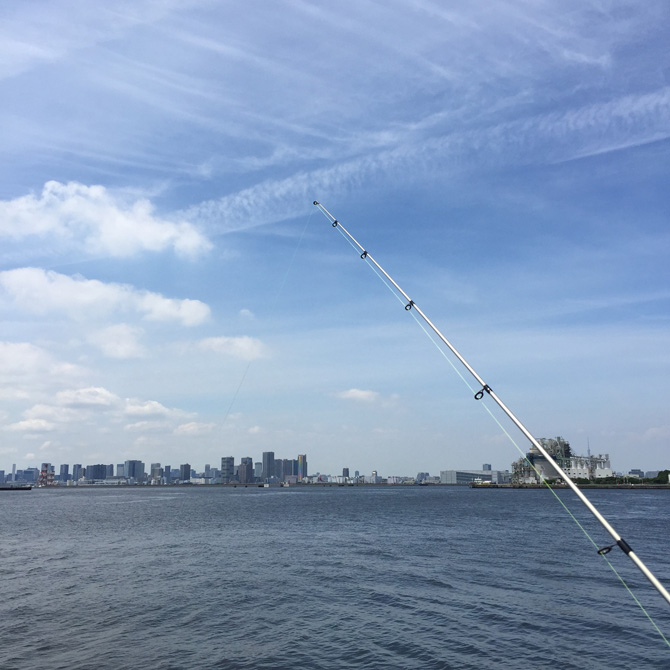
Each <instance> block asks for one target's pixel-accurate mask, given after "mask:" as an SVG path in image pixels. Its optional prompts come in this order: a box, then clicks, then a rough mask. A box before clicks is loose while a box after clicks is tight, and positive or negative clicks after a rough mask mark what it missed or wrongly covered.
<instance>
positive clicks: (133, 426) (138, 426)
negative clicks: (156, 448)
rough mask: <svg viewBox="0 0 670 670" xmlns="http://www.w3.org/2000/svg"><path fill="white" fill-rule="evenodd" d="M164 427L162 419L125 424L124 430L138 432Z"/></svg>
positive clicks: (162, 428) (160, 429) (162, 429)
mask: <svg viewBox="0 0 670 670" xmlns="http://www.w3.org/2000/svg"><path fill="white" fill-rule="evenodd" d="M166 428H167V424H166V423H165V422H164V421H137V422H135V423H129V424H127V425H126V426H125V430H127V431H129V432H138V433H147V432H152V433H153V432H159V431H164V430H165V429H166Z"/></svg>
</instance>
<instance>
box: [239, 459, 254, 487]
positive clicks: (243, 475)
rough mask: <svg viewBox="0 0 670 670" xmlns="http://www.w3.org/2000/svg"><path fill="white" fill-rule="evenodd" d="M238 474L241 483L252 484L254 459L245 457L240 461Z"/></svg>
mask: <svg viewBox="0 0 670 670" xmlns="http://www.w3.org/2000/svg"><path fill="white" fill-rule="evenodd" d="M237 476H238V478H239V480H240V484H251V482H253V480H254V459H253V458H248V457H245V458H243V459H242V461H241V462H240V467H239V468H238V469H237Z"/></svg>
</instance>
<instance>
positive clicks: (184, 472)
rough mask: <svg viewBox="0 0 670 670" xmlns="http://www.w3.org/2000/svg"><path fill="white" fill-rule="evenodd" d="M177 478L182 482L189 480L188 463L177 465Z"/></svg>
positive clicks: (189, 468)
mask: <svg viewBox="0 0 670 670" xmlns="http://www.w3.org/2000/svg"><path fill="white" fill-rule="evenodd" d="M179 479H181V480H182V481H183V482H190V481H191V465H190V464H189V463H183V464H182V465H180V466H179Z"/></svg>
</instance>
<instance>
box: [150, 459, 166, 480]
mask: <svg viewBox="0 0 670 670" xmlns="http://www.w3.org/2000/svg"><path fill="white" fill-rule="evenodd" d="M150 476H151V482H152V483H153V484H160V483H161V480H162V479H163V468H161V464H160V463H152V464H151V475H150Z"/></svg>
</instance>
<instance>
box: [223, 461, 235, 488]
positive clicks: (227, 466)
mask: <svg viewBox="0 0 670 670" xmlns="http://www.w3.org/2000/svg"><path fill="white" fill-rule="evenodd" d="M234 476H235V459H234V458H233V457H232V456H224V457H223V458H222V459H221V483H222V484H230V482H232V481H233V477H234Z"/></svg>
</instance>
